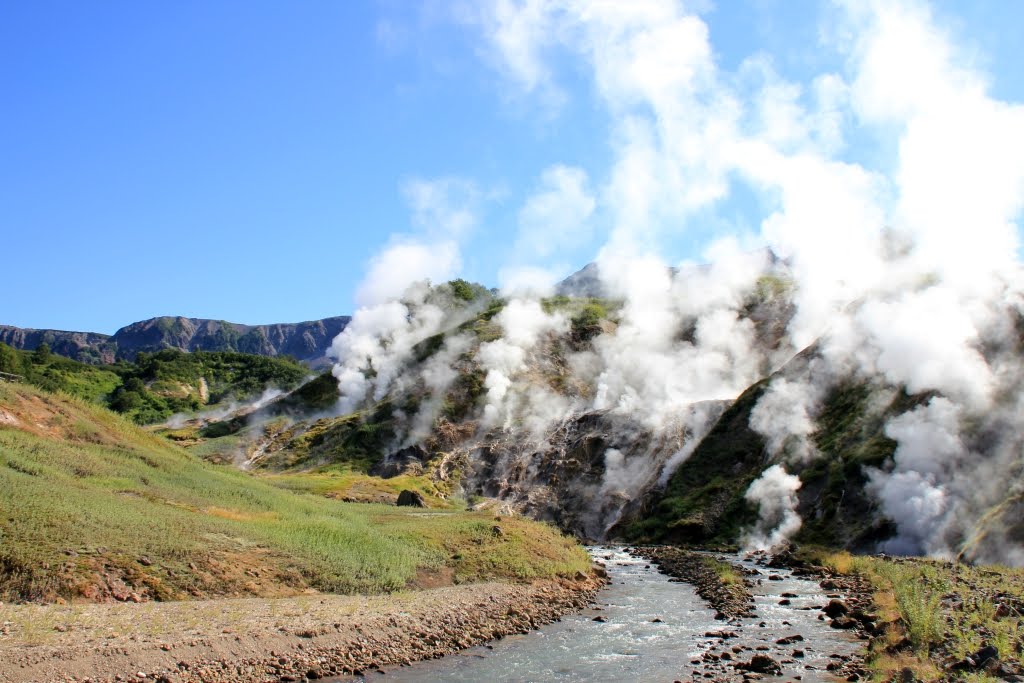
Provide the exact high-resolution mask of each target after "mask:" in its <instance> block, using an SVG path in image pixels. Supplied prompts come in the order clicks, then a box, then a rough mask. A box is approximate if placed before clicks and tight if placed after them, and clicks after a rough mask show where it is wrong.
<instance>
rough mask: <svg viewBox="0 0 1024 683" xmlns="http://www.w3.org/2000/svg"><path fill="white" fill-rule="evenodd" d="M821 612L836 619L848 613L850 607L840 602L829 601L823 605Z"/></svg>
mask: <svg viewBox="0 0 1024 683" xmlns="http://www.w3.org/2000/svg"><path fill="white" fill-rule="evenodd" d="M822 611H824V612H825V614H827V615H828V616H829V617H831V618H833V619H835V618H836V617H839V616H842V615H844V614H846V613H847V612H849V611H850V606H849V605H847V604H846V603H845V602H843V601H842V600H829V602H828V604H827V605H825V608H824V610H822Z"/></svg>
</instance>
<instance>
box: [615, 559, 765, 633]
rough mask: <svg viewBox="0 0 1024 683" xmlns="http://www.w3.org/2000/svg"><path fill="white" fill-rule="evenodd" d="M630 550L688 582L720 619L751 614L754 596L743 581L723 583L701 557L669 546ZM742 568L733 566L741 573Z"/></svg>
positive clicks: (674, 576) (663, 571)
mask: <svg viewBox="0 0 1024 683" xmlns="http://www.w3.org/2000/svg"><path fill="white" fill-rule="evenodd" d="M630 552H632V553H634V554H636V555H638V556H640V557H643V558H645V559H648V560H650V561H651V562H652V563H653V564H655V565H657V567H658V569H659V570H661V572H662V573H663V574H667V575H669V576H671V577H673V578H675V579H679V580H681V581H685V582H686V583H689V584H691V585H692V586H693V587H694V588H696V590H697V595H699V596H700V597H701V598H702V599H704V600H705V601H706V602H707V603H708V604H709V605H711V607H712V608H713V609H715V610H717V612H718V615H716V616H720V618H722V619H734V618H735V619H739V618H744V617H752V616H754V615H753V611H752V610H753V604H754V598H753V596H752V595H751V594H750V590H749V589H748V588H747V586H746V583H745V580H744V582H743V583H734V584H729V585H726V584H725V583H723V582H722V579H721V577H719V576H718V574H716V573H715V571H714V570H713V569H711V567H709V566H708V565H707V563H706V562H705V561H704V560H705V556H704V555H701V554H700V553H696V552H693V551H690V550H683V549H682V548H676V547H672V546H650V547H639V548H632V549H631V550H630ZM742 571H743V570H742V569H740V568H737V573H738V574H741V573H742Z"/></svg>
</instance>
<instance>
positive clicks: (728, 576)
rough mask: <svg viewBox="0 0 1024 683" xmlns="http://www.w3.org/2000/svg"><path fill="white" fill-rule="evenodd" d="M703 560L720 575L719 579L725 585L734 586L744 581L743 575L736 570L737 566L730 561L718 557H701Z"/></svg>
mask: <svg viewBox="0 0 1024 683" xmlns="http://www.w3.org/2000/svg"><path fill="white" fill-rule="evenodd" d="M701 561H702V562H703V563H704V565H705V566H706V567H708V568H709V569H711V571H713V572H714V573H715V574H717V575H718V579H719V580H720V581H721V582H722V584H723V585H725V586H734V585H737V584H742V583H743V577H742V576H740V573H739V572H738V571H736V567H734V566H732V565H731V564H729V563H728V562H723V561H722V560H719V559H716V558H714V557H707V556H704V557H701Z"/></svg>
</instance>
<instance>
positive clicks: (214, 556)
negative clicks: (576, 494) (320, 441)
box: [0, 383, 589, 602]
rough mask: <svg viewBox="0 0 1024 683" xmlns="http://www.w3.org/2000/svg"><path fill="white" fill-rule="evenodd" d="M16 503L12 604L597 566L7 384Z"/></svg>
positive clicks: (6, 472)
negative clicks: (259, 466) (334, 495)
mask: <svg viewBox="0 0 1024 683" xmlns="http://www.w3.org/2000/svg"><path fill="white" fill-rule="evenodd" d="M0 499H2V500H3V501H4V509H5V512H4V513H3V514H2V515H0V596H2V599H3V600H5V601H6V600H16V601H17V600H34V601H44V602H45V601H54V600H100V601H102V600H146V599H160V600H166V599H182V598H192V597H211V596H224V595H288V594H296V593H300V592H305V591H310V590H314V591H331V592H381V591H392V590H396V589H401V588H404V587H406V586H411V585H414V584H415V583H416V581H417V580H418V578H419V577H422V576H425V575H433V574H437V573H440V574H441V575H444V576H447V577H449V579H450V580H452V581H462V582H465V581H476V580H482V579H491V578H496V579H503V580H521V579H529V578H531V577H538V576H554V575H560V574H570V575H571V574H573V573H575V572H576V571H580V570H586V568H587V567H588V566H589V561H588V559H587V556H586V553H585V552H583V550H582V549H581V548H579V547H578V546H576V545H575V543H574V542H572V541H571V540H570V539H567V538H564V537H563V536H562V535H561V534H560V533H559V532H558V531H556V530H555V529H553V528H551V527H547V526H544V525H541V524H538V523H534V522H529V521H526V520H522V519H512V518H504V519H502V520H501V521H500V522H496V521H495V519H494V516H493V515H492V514H485V513H471V512H452V511H444V512H438V513H431V512H430V511H417V512H414V513H410V512H408V511H407V510H408V509H406V508H394V507H391V506H375V505H354V504H346V503H342V502H339V501H336V500H331V499H329V498H326V497H324V496H322V495H319V494H316V493H305V492H303V487H302V486H301V485H294V480H291V481H289V480H288V479H286V478H281V477H277V478H264V477H257V476H253V475H251V474H247V473H243V472H239V471H238V470H237V469H236V468H233V467H218V466H214V465H210V464H207V463H204V462H202V461H201V460H199V459H197V458H195V457H194V456H192V455H190V454H189V453H187V452H186V451H184V450H183V449H181V448H180V447H178V446H176V445H174V444H173V443H171V442H169V441H168V440H166V439H163V438H160V437H158V436H155V435H153V434H151V433H148V432H145V431H143V430H141V429H139V428H138V427H136V426H134V425H132V424H131V423H129V422H127V421H125V420H124V419H123V418H121V417H119V416H117V415H115V414H114V413H112V412H109V411H107V410H106V409H104V408H101V407H98V406H95V405H93V404H91V403H89V402H87V401H84V400H81V399H77V398H73V397H70V396H67V395H64V394H60V393H58V394H54V393H50V392H46V391H41V390H39V389H36V388H32V387H29V386H26V385H23V384H13V383H0ZM499 524H500V526H498V525H499Z"/></svg>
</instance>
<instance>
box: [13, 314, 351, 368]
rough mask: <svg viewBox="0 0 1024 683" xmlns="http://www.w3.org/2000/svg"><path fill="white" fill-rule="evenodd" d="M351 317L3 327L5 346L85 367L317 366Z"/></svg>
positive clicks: (164, 319) (169, 319) (179, 319)
mask: <svg viewBox="0 0 1024 683" xmlns="http://www.w3.org/2000/svg"><path fill="white" fill-rule="evenodd" d="M349 320H351V317H350V316H347V315H342V316H334V317H331V318H323V319H321V320H309V321H304V322H299V323H274V324H270V325H243V324H240V323H231V322H227V321H225V320H207V319H203V318H185V317H181V316H161V317H158V318H150V319H149V320H142V321H139V322H136V323H132V324H130V325H127V326H125V327H122V328H121V329H119V330H118V331H117V332H115V333H114V334H113V335H106V334H99V333H96V332H72V331H64V330H37V329H31V328H20V327H13V326H11V325H0V342H3V343H4V344H7V345H8V346H12V347H14V348H16V349H23V350H28V351H31V350H33V349H35V348H37V347H38V346H40V345H41V344H43V343H46V344H47V345H49V347H50V350H51V351H52V352H53V353H56V354H59V355H61V356H67V357H68V358H73V359H75V360H77V361H81V362H84V363H93V364H100V363H113V362H114V361H115V360H118V359H121V358H123V359H127V360H131V359H133V358H135V356H136V355H137V354H138V353H139V352H140V351H145V352H152V351H159V350H161V349H181V350H182V351H240V352H242V353H252V354H257V355H260V356H282V355H290V356H294V357H295V358H296V359H298V360H300V361H303V362H305V363H308V364H310V365H317V364H318V363H317V361H319V360H320V359H322V358H323V357H324V353H325V352H326V351H327V349H328V348H330V346H331V342H332V341H333V340H334V338H335V337H336V336H338V334H340V333H341V331H342V330H344V329H345V326H346V325H348V322H349Z"/></svg>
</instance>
